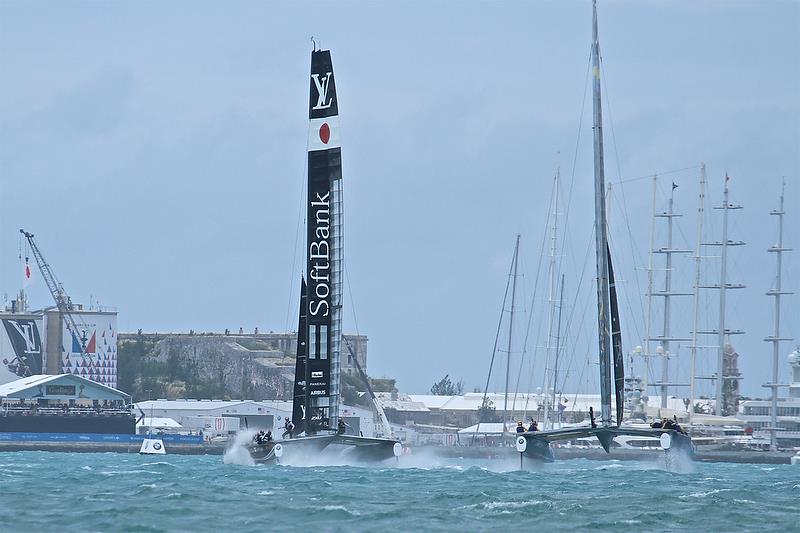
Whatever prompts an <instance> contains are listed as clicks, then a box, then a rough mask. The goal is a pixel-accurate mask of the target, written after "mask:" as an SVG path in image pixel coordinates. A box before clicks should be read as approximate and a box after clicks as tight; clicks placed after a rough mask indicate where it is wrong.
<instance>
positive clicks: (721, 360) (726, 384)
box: [699, 173, 745, 416]
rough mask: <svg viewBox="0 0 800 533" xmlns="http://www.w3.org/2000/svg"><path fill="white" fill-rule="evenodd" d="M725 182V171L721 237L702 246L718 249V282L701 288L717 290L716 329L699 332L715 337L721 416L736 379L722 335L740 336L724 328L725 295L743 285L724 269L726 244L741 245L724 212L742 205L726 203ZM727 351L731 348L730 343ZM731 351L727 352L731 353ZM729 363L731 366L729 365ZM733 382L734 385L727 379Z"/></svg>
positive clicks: (726, 264)
mask: <svg viewBox="0 0 800 533" xmlns="http://www.w3.org/2000/svg"><path fill="white" fill-rule="evenodd" d="M728 181H730V178H729V177H728V175H727V173H726V174H725V191H724V194H723V200H722V205H721V206H719V207H715V208H714V209H718V210H721V211H722V240H721V241H717V242H709V243H705V245H706V246H719V247H720V249H721V254H720V278H719V279H720V281H719V284H718V285H707V286H705V287H702V288H707V289H719V327H718V328H717V330H712V331H702V332H699V333H702V334H705V335H716V336H717V372H716V376H715V385H716V401H715V402H714V403H715V407H714V414H716V415H717V416H725V415H727V414H731V413H729V412H728V411H729V409H727V408H726V407H725V406H724V405H723V404H724V403H725V398H726V397H727V396H728V394H727V392H726V391H727V390H728V389H730V388H735V387H736V385H735V380H737V379H739V376H738V375H735V373H734V372H733V369H731V368H726V366H727V365H726V364H725V351H726V346H725V336H726V335H741V334H742V333H744V331H741V330H731V329H726V327H725V309H726V307H725V297H726V293H727V291H728V289H743V288H744V287H745V286H744V285H743V284H741V283H728V275H727V268H728V247H729V246H744V241H733V240H730V239H728V211H730V210H733V209H742V206H740V205H735V204H732V203H731V202H730V199H729V196H730V193H729V190H728ZM731 350H733V347H732V346H731ZM733 355H734V354H733V353H731V356H733ZM730 366H732V365H730ZM731 381H734V384H731V383H730V382H731Z"/></svg>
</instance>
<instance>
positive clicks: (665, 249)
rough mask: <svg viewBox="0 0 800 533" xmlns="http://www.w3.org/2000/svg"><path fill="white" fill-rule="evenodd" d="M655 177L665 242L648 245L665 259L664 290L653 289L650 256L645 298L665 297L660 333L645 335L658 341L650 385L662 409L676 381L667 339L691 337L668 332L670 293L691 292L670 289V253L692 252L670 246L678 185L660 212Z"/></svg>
mask: <svg viewBox="0 0 800 533" xmlns="http://www.w3.org/2000/svg"><path fill="white" fill-rule="evenodd" d="M657 179H658V178H657V177H656V176H653V200H654V203H653V227H654V226H655V220H656V219H658V218H663V219H665V220H666V222H667V242H666V246H662V247H660V248H653V247H652V245H651V252H650V253H651V254H663V255H664V258H665V259H664V288H663V290H660V291H655V290H653V289H652V260H651V261H650V265H651V267H650V272H648V280H649V283H648V285H650V290H649V293H648V295H647V296H648V300H649V299H650V298H652V297H653V296H658V297H661V298H664V308H663V317H662V318H663V323H662V329H661V335H660V336H656V337H648V339H647V346H648V347H649V345H650V341H655V342H658V343H659V344H658V347H657V348H656V353H657V354H658V355H659V356H660V357H661V381H660V382H659V383H655V384H653V385H654V386H656V387H660V389H661V392H660V396H661V408H662V409H663V408H666V407H667V396H668V390H669V385H675V384H671V383H669V358H670V355H671V354H670V349H669V343H670V341H676V342H682V341H683V342H688V341H689V340H690V339H687V338H679V337H672V336H671V332H670V322H671V306H670V304H671V303H672V297H673V296H692V293H686V292H674V291H673V290H672V271H673V266H672V256H673V255H675V254H689V253H691V250H681V249H676V248H673V247H672V246H673V242H672V233H673V231H672V229H673V219H674V218H676V217H680V216H682V215H680V214H677V213H675V211H674V202H675V189H677V188H678V186H677V185H676V184H675V182H673V183H672V188H671V190H670V195H669V203H668V208H667V210H666V211H663V212H660V213H656V210H655V189H656V184H657ZM651 242H652V232H651ZM649 307H650V306H649V304H648V310H649ZM649 316H650V314H649V312H648V320H649ZM647 329H648V331H650V325H649V324H648V326H647ZM647 355H648V356H649V355H650V353H649V348H648V350H647ZM646 360H647V361H648V362H649V357H647V358H646ZM646 370H649V368H647V369H646ZM646 394H647V392H646V391H645V395H646Z"/></svg>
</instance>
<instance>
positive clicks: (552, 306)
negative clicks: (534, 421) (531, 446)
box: [542, 168, 561, 429]
mask: <svg viewBox="0 0 800 533" xmlns="http://www.w3.org/2000/svg"><path fill="white" fill-rule="evenodd" d="M560 174H561V169H560V168H558V169H556V173H555V176H554V177H553V206H552V209H551V211H550V213H551V215H552V217H553V225H552V226H551V232H550V265H549V267H548V271H549V276H548V279H549V281H548V289H547V290H548V295H547V303H548V312H547V341H546V342H545V356H544V373H545V377H544V413H543V418H542V424H543V429H547V426H548V420H549V417H550V413H549V407H548V403H547V398H548V395H549V392H548V390H549V389H550V369H549V366H550V352H551V351H552V349H553V325H554V324H555V318H556V250H557V247H558V180H559V177H560ZM559 305H560V304H559ZM555 387H556V384H555V374H553V395H554V397H555ZM553 409H555V404H553Z"/></svg>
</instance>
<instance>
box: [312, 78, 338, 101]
mask: <svg viewBox="0 0 800 533" xmlns="http://www.w3.org/2000/svg"><path fill="white" fill-rule="evenodd" d="M332 75H333V72H326V73H325V75H324V76H323V77H322V79H320V77H319V74H312V75H311V79H312V80H314V85H315V86H316V87H317V105H315V106H314V107H312V109H328V108H329V107H330V106H331V104H332V103H333V98H331V99H328V86H329V85H330V81H331V76H332ZM326 100H327V103H325V101H326Z"/></svg>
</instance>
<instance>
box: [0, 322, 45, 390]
mask: <svg viewBox="0 0 800 533" xmlns="http://www.w3.org/2000/svg"><path fill="white" fill-rule="evenodd" d="M2 322H3V327H2V328H1V329H0V385H2V384H3V383H9V382H11V381H15V380H18V379H20V378H25V377H28V376H33V375H36V374H42V373H43V371H42V353H43V351H42V334H41V331H42V319H41V317H39V318H37V317H31V316H27V317H19V316H14V315H6V316H4V317H3V318H2Z"/></svg>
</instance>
